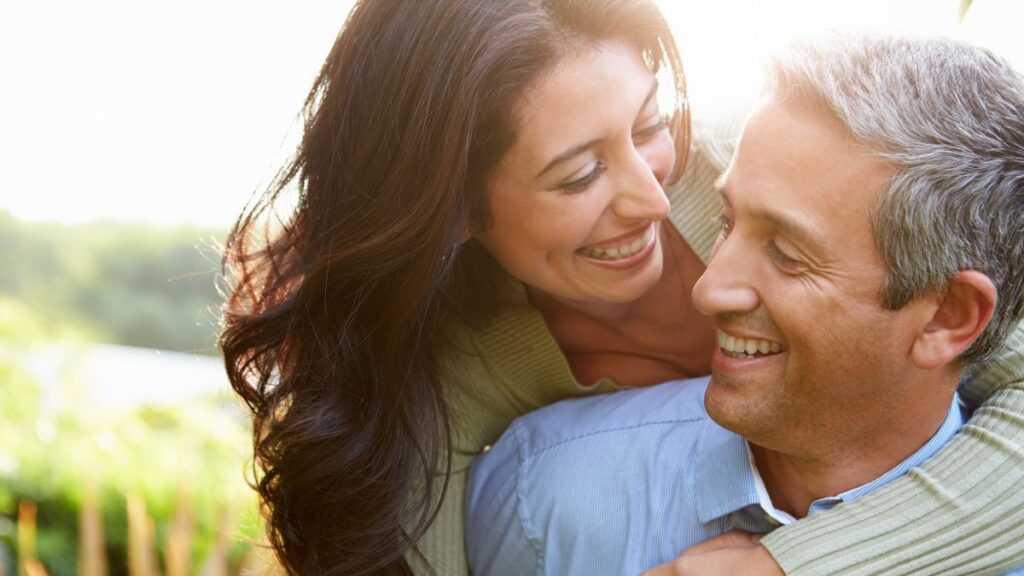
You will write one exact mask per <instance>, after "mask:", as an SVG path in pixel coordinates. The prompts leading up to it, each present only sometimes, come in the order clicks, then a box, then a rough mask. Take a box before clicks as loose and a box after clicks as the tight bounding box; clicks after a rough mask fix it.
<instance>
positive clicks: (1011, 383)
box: [410, 122, 1024, 576]
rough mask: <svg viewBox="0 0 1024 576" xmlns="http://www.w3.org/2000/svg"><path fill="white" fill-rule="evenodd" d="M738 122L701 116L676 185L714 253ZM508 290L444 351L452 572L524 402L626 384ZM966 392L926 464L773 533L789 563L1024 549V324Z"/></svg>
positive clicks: (694, 236) (871, 562)
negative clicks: (586, 380) (471, 476)
mask: <svg viewBox="0 0 1024 576" xmlns="http://www.w3.org/2000/svg"><path fill="white" fill-rule="evenodd" d="M739 127H740V124H739V123H738V122H733V123H731V124H719V125H717V126H716V127H715V128H714V129H713V130H711V129H707V128H704V127H699V126H698V127H695V129H694V141H695V142H697V143H698V144H697V145H695V146H694V147H693V149H692V150H691V153H690V157H689V160H688V165H687V169H686V174H685V176H684V178H683V180H682V181H681V182H680V183H679V184H678V185H677V186H674V187H673V188H672V189H671V190H669V197H670V200H671V202H672V209H671V213H670V220H671V222H672V224H673V225H674V226H675V227H676V229H677V230H679V232H680V234H681V235H682V236H683V238H684V239H685V240H686V241H687V242H688V243H689V245H690V246H691V248H693V250H694V252H696V253H697V255H698V256H700V257H701V258H702V259H703V260H704V261H705V262H707V260H708V258H709V256H710V253H711V248H712V246H713V244H714V241H715V238H716V237H717V234H718V228H717V225H716V224H715V223H714V216H716V215H717V213H718V210H719V200H718V198H717V195H716V193H715V192H714V188H713V184H714V181H715V179H716V178H718V176H719V175H720V174H721V173H722V172H723V171H724V169H725V168H726V166H727V164H728V161H729V158H730V156H731V153H732V150H733V147H734V144H735V141H736V135H737V134H738V133H739ZM507 292H508V294H507V296H506V299H505V300H506V301H505V304H504V305H503V306H502V307H501V309H500V310H499V311H498V312H497V313H495V314H494V315H493V316H492V317H490V318H488V319H487V320H486V321H485V322H483V323H481V324H474V325H473V326H465V325H453V326H451V328H450V334H449V336H450V341H451V343H450V345H449V346H448V347H447V349H446V352H445V353H444V354H443V357H442V374H441V376H442V379H443V383H444V385H445V389H446V392H447V394H448V400H449V403H450V409H451V421H452V425H453V428H454V430H453V434H454V438H453V450H454V457H453V462H452V471H453V473H452V476H451V478H450V480H449V484H448V490H447V493H446V494H445V495H444V501H443V503H442V506H441V510H440V513H439V514H438V516H437V517H436V519H435V520H434V522H433V524H432V525H431V527H430V529H429V530H428V532H427V533H426V535H425V536H424V537H423V539H422V540H420V542H419V543H418V548H419V550H420V552H421V553H422V554H423V555H424V557H425V558H426V559H427V560H428V562H429V563H430V565H431V566H432V567H433V571H434V573H436V574H439V575H442V576H465V575H468V574H469V569H468V567H467V564H466V554H465V548H464V545H463V528H464V518H465V515H464V511H465V507H464V496H465V488H466V481H467V472H468V470H469V467H470V464H471V463H472V461H473V458H474V457H475V456H476V455H478V454H480V453H481V452H482V451H484V450H485V449H486V448H487V447H488V446H489V445H490V444H491V443H492V442H494V441H496V440H497V438H498V437H499V436H500V435H501V433H502V432H503V431H504V430H505V428H506V427H507V426H508V425H509V424H510V423H511V422H512V420H513V419H515V418H516V417H518V416H520V415H522V414H525V413H526V412H529V411H531V410H535V409H537V408H540V407H542V406H546V405H548V404H551V403H553V402H557V401H559V400H563V399H566V398H575V397H580V396H586V395H591V394H600V393H607V392H613V391H615V390H617V389H618V387H617V386H616V385H615V383H613V382H611V381H610V380H609V379H607V378H606V379H602V380H600V381H598V382H597V383H596V384H595V385H593V386H589V387H584V386H581V385H580V384H578V383H577V382H576V380H575V379H574V378H573V375H572V372H571V371H570V368H569V364H568V362H567V360H566V358H565V356H564V355H563V354H562V352H561V350H560V349H559V347H558V345H557V343H556V342H555V340H554V338H553V337H552V335H551V333H550V332H549V331H548V329H547V327H546V325H545V323H544V319H543V317H542V316H541V315H540V313H539V312H537V311H536V310H535V309H534V308H533V307H531V306H530V304H529V302H528V301H527V297H526V290H525V288H524V287H523V285H522V284H521V283H519V282H517V281H514V280H512V279H511V278H509V279H508V282H507ZM961 395H962V396H963V397H964V398H965V399H967V400H968V401H970V402H974V403H975V404H980V408H979V409H978V410H976V411H975V413H974V415H973V416H972V418H971V419H970V421H969V422H968V424H967V425H966V426H965V427H964V428H963V429H962V430H961V432H960V433H958V434H957V435H956V436H955V438H954V439H953V440H952V441H951V442H949V443H948V444H947V445H946V446H945V447H944V448H943V450H942V451H940V452H939V454H938V455H937V456H935V457H934V458H933V459H931V460H930V461H929V462H927V463H926V464H925V465H924V466H923V467H921V468H918V469H915V470H912V471H911V472H910V473H909V474H907V475H906V476H904V477H903V478H901V479H899V480H896V481H894V482H892V483H891V484H889V485H887V486H885V487H884V488H881V489H879V490H878V491H877V492H875V493H872V494H871V495H869V496H865V497H864V498H862V499H859V500H856V501H854V502H850V503H848V504H843V505H840V506H837V507H836V508H835V509H834V510H832V511H829V512H825V513H822V514H818V515H815V516H814V517H811V518H807V519H804V520H801V521H799V522H796V523H794V524H791V525H789V526H785V527H783V528H780V529H779V530H776V531H775V532H773V533H771V534H770V535H768V536H766V537H765V538H764V539H763V540H761V543H762V544H763V545H764V546H765V547H766V548H767V549H768V550H769V552H771V554H772V556H773V557H774V558H775V559H776V561H777V562H778V563H779V564H780V565H781V566H782V569H783V570H784V571H785V572H786V574H788V575H790V576H803V575H819V574H820V575H826V574H837V573H843V574H879V573H885V574H912V573H931V574H937V573H955V574H972V573H997V572H999V571H1000V569H1005V568H1007V567H1010V566H1014V565H1017V564H1020V563H1021V562H1022V561H1024V490H1022V489H1020V486H1024V324H1022V325H1021V326H1020V327H1018V329H1017V330H1016V331H1015V332H1014V334H1013V336H1012V338H1011V340H1010V342H1009V343H1008V344H1007V346H1006V347H1005V348H1004V350H1003V352H1002V353H1001V355H1000V356H999V357H998V358H997V359H996V360H995V361H994V362H992V363H990V364H987V365H986V366H984V367H982V368H980V369H978V370H976V371H975V373H974V374H973V376H972V377H971V378H969V379H967V380H965V382H964V384H963V385H962V386H961ZM680 552H682V551H680ZM410 561H411V562H412V564H413V566H414V569H415V571H416V572H417V573H418V574H429V573H431V571H430V570H429V569H427V568H426V567H425V566H424V565H423V564H422V563H421V562H420V561H419V560H418V558H414V557H412V555H410Z"/></svg>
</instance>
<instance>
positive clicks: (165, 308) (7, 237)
mask: <svg viewBox="0 0 1024 576" xmlns="http://www.w3.org/2000/svg"><path fill="white" fill-rule="evenodd" d="M223 236H224V233H223V231H215V230H208V229H202V228H196V227H191V226H180V227H174V228H158V227H155V226H151V225H143V224H114V223H94V224H83V225H77V226H69V225H64V224H52V223H25V222H20V221H18V220H17V219H15V218H14V217H13V216H11V215H10V214H9V213H7V212H3V211H0V247H2V249H0V293H6V294H9V295H11V296H13V297H14V298H15V299H17V300H20V301H21V302H23V303H24V304H25V305H26V306H27V307H28V308H29V309H31V310H32V311H33V312H34V313H35V314H36V315H37V316H38V322H37V323H38V325H39V326H38V328H40V329H42V330H43V331H45V332H47V333H52V332H53V331H54V329H55V327H57V326H60V327H61V329H67V327H72V328H73V329H74V330H75V331H77V332H79V333H81V334H83V335H84V336H86V337H87V338H89V339H91V340H96V341H103V342H109V343H112V344H124V345H128V346H142V347H149V348H159V349H164V350H178V351H186V352H199V353H204V354H214V353H215V352H216V350H215V341H216V333H217V305H218V302H219V300H220V298H219V296H218V294H217V290H216V288H215V282H216V278H217V274H218V272H219V269H220V261H219V256H218V255H217V250H216V248H215V245H216V242H217V241H218V239H222V238H223Z"/></svg>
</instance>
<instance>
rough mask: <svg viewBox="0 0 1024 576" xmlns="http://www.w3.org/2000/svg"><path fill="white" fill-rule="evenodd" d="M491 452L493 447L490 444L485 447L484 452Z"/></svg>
mask: <svg viewBox="0 0 1024 576" xmlns="http://www.w3.org/2000/svg"><path fill="white" fill-rule="evenodd" d="M490 451H491V445H490V444H487V445H486V446H484V449H483V450H482V452H490Z"/></svg>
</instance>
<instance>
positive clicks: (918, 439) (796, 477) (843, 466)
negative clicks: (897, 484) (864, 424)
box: [750, 402, 950, 518]
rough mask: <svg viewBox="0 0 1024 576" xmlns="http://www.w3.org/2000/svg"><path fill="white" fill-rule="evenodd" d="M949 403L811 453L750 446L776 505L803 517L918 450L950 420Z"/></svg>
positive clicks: (794, 515) (867, 481) (884, 471)
mask: <svg viewBox="0 0 1024 576" xmlns="http://www.w3.org/2000/svg"><path fill="white" fill-rule="evenodd" d="M949 406H950V403H949V402H947V403H946V409H944V410H942V412H941V413H939V412H937V411H933V412H932V415H933V416H932V417H931V418H926V419H918V420H916V421H915V422H908V421H906V420H905V421H903V424H912V425H910V426H900V427H890V428H887V430H886V431H885V433H879V434H877V435H875V436H874V437H873V438H872V439H871V441H870V442H864V443H849V444H847V445H838V446H835V447H834V449H832V450H830V451H822V452H819V453H816V454H814V455H813V456H812V457H807V456H799V455H795V454H793V453H787V452H782V451H777V450H772V449H769V448H765V447H763V446H758V445H756V444H753V443H751V444H750V449H751V453H752V455H753V458H754V464H755V465H756V466H757V471H758V473H759V474H760V476H761V478H762V480H763V481H764V485H765V488H766V489H767V491H768V495H769V497H770V498H771V501H772V505H773V506H774V507H775V508H776V509H778V510H782V511H784V512H787V513H789V514H790V515H792V516H793V517H795V518H803V517H804V516H806V515H807V513H808V510H809V508H810V506H811V504H812V503H813V502H814V501H816V500H820V499H822V498H828V497H832V496H837V495H839V494H842V493H844V492H846V491H849V490H852V489H854V488H857V487H860V486H863V485H865V484H867V483H869V482H871V481H873V480H875V479H876V478H878V477H880V476H882V475H883V474H885V473H886V472H888V471H889V470H892V469H893V468H895V467H896V466H898V465H899V464H900V463H901V462H903V461H904V460H906V459H907V458H909V457H910V456H911V455H913V454H915V453H916V452H917V451H918V450H920V449H921V448H922V447H923V446H924V445H925V444H926V443H927V442H928V441H929V440H930V439H931V438H932V437H933V436H934V435H935V433H936V432H937V431H938V430H939V429H940V427H941V426H942V425H943V423H944V422H945V421H946V418H947V416H948V415H949V410H948V408H949Z"/></svg>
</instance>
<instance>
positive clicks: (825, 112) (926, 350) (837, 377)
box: [466, 37, 1024, 576]
mask: <svg viewBox="0 0 1024 576" xmlns="http://www.w3.org/2000/svg"><path fill="white" fill-rule="evenodd" d="M771 78H772V81H771V82H770V88H769V91H768V96H767V97H766V98H765V100H764V101H763V103H762V104H761V105H760V106H759V107H758V109H757V110H755V112H754V114H753V115H752V116H751V118H750V119H749V121H748V123H747V126H746V128H745V130H744V133H743V136H742V138H741V140H740V144H739V146H738V148H737V152H736V155H735V157H734V159H733V163H732V165H731V166H730V168H729V170H728V171H727V173H726V175H725V177H724V179H723V183H722V187H721V194H722V200H723V210H722V214H721V224H722V233H721V236H720V238H719V240H718V243H717V244H716V248H715V253H714V255H713V257H712V260H711V262H710V264H709V266H708V269H707V271H706V272H705V274H704V276H703V277H702V278H701V280H700V281H699V282H698V283H697V285H696V287H695V288H694V292H693V299H694V303H695V305H696V306H697V307H698V308H699V309H700V310H701V311H702V312H704V313H706V314H709V315H711V316H713V317H714V319H715V322H716V325H717V328H718V331H719V347H718V349H716V350H715V352H714V359H713V374H712V377H711V378H710V381H707V380H698V381H686V382H672V383H667V384H664V385H661V386H657V387H652V388H647V389H637V390H630V391H627V392H623V393H619V394H615V395H610V396H603V397H594V398H587V399H583V400H574V401H571V402H566V403H561V404H558V405H555V406H552V407H549V408H547V409H543V410H540V411H538V412H535V413H532V414H530V415H527V416H525V417H523V418H521V419H520V420H517V421H516V422H515V423H514V424H513V426H512V427H511V428H510V429H509V431H508V432H506V434H505V435H504V436H503V437H502V439H501V440H500V441H499V443H498V444H496V445H495V446H494V448H493V449H492V450H491V451H490V452H489V453H488V454H486V455H484V456H483V457H481V458H480V459H479V460H478V461H477V463H476V464H475V466H474V471H473V477H472V479H471V485H470V488H469V492H468V498H467V514H468V524H467V531H466V533H467V546H468V552H469V556H470V562H471V565H472V568H473V571H474V573H475V574H476V575H477V576H486V575H488V574H637V573H640V572H642V571H643V570H648V569H651V568H652V567H655V566H657V565H659V564H663V565H662V566H661V567H659V568H655V569H654V570H652V572H651V573H652V574H655V573H657V574H671V573H673V570H674V569H676V568H679V567H680V565H679V564H678V563H676V564H673V563H672V561H673V559H674V558H676V557H677V556H678V555H679V554H680V553H681V552H682V551H683V550H685V549H686V548H688V547H690V546H693V545H694V544H697V543H699V542H702V541H704V540H706V539H708V538H712V537H715V536H718V535H721V534H724V533H727V532H729V531H730V530H743V531H745V532H749V533H754V534H763V533H767V532H770V531H771V530H773V529H774V528H776V527H778V526H780V525H782V524H785V523H788V522H792V521H794V520H795V519H799V518H802V517H804V516H807V515H809V514H814V513H815V512H817V511H819V510H827V509H829V508H831V507H833V506H836V505H838V504H841V503H842V502H844V501H848V500H851V499H854V498H857V497H859V496H861V495H863V494H866V493H868V492H870V491H872V490H873V489H875V488H877V487H878V486H881V485H882V484H885V483H886V482H888V481H890V480H891V479H893V478H895V477H897V476H900V475H903V474H907V473H908V472H909V471H911V470H912V469H913V468H914V467H916V466H917V465H919V464H921V463H923V462H924V461H925V460H927V459H928V458H929V457H930V456H932V455H933V454H934V453H935V452H936V451H938V449H939V448H940V447H941V446H942V445H943V444H944V443H945V442H946V441H947V440H948V439H949V438H950V437H951V436H952V435H953V434H954V433H955V432H956V431H957V430H958V429H959V427H960V426H961V425H962V424H963V422H964V418H965V416H964V414H963V410H962V408H961V405H960V404H959V402H958V398H957V396H956V387H957V383H958V381H959V379H960V376H961V374H962V372H963V371H964V370H965V369H969V368H970V367H971V366H973V365H975V364H977V363H979V362H982V361H984V360H985V358H986V357H988V356H989V355H991V354H992V353H993V352H994V351H995V350H996V349H997V348H998V347H999V345H1000V344H1001V343H1002V342H1003V341H1004V340H1005V338H1006V336H1007V335H1008V334H1009V333H1010V331H1011V330H1012V329H1013V327H1014V326H1016V324H1017V323H1018V322H1019V321H1020V320H1021V317H1022V316H1024V266H1021V264H1020V263H1022V262H1024V79H1022V77H1021V75H1020V74H1018V73H1016V72H1014V71H1013V70H1012V69H1010V68H1009V67H1008V66H1007V65H1006V64H1005V63H1003V62H1001V61H998V60H997V59H995V58H993V57H991V55H989V54H988V53H987V52H985V51H983V50H980V49H974V48H969V47H966V46H962V45H959V44H955V43H952V42H946V41H937V40H935V41H912V40H896V39H884V38H851V37H834V38H832V39H831V40H830V41H829V42H822V43H820V44H816V45H805V46H802V47H798V48H796V49H794V50H793V51H792V53H791V54H789V55H787V56H786V57H785V58H781V59H778V60H777V61H776V62H774V64H773V67H772V70H771ZM705 387H706V388H705ZM709 417H710V418H709ZM913 473H916V472H913ZM920 485H921V486H922V489H926V487H927V478H921V482H920ZM899 512H900V511H899V510H894V511H893V514H894V515H895V516H898V514H899ZM937 521H938V520H937ZM913 561H914V560H913V559H908V562H913ZM865 562H870V558H866V559H865ZM954 562H955V560H949V561H948V562H947V563H946V564H941V563H940V564H931V565H922V566H917V567H914V568H913V569H914V570H918V571H922V572H928V573H941V572H956V571H957V568H956V566H957V565H956V564H955V563H954ZM1018 563H1019V562H1016V559H1012V560H998V561H995V564H994V565H991V566H986V567H985V569H986V570H989V571H991V570H1001V571H1006V570H1010V569H1013V568H1015V567H1016V564H1018ZM1015 573H1016V572H1015ZM1020 573H1024V571H1021V572H1020Z"/></svg>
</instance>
